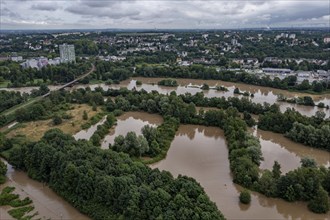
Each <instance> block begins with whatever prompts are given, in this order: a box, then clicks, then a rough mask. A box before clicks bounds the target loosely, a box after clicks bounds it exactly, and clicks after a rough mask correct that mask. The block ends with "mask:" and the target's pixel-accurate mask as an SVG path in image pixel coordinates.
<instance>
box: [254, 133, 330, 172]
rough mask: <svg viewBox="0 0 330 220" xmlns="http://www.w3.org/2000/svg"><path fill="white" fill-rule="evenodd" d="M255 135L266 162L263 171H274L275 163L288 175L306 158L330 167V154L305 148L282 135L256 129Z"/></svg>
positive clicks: (262, 167)
mask: <svg viewBox="0 0 330 220" xmlns="http://www.w3.org/2000/svg"><path fill="white" fill-rule="evenodd" d="M253 133H254V135H255V136H257V137H259V140H260V144H261V151H262V155H263V157H264V161H262V162H261V164H260V168H261V169H272V167H273V165H274V162H275V161H278V162H279V163H280V164H281V170H282V173H287V172H288V171H290V170H294V169H296V168H298V167H299V166H300V160H301V159H302V158H304V157H309V158H312V159H314V160H315V161H316V162H317V164H318V165H323V166H325V167H330V152H328V151H325V150H320V149H316V148H312V147H308V146H305V145H303V144H299V143H296V142H293V141H291V140H290V139H288V138H286V137H284V135H282V134H277V133H274V132H269V131H263V130H260V129H254V132H253Z"/></svg>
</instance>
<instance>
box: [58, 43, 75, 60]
mask: <svg viewBox="0 0 330 220" xmlns="http://www.w3.org/2000/svg"><path fill="white" fill-rule="evenodd" d="M59 48H60V57H61V62H62V63H68V62H76V55H75V51H74V45H70V44H62V45H60V47H59Z"/></svg>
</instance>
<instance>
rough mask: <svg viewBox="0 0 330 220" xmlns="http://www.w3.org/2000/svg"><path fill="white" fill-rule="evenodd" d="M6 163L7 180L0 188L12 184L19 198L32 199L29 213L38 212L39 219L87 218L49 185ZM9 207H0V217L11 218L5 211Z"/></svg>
mask: <svg viewBox="0 0 330 220" xmlns="http://www.w3.org/2000/svg"><path fill="white" fill-rule="evenodd" d="M6 164H7V169H8V171H7V174H6V176H7V182H6V183H5V184H3V185H0V190H2V189H3V188H4V187H6V186H14V187H15V188H16V189H15V191H14V193H15V194H19V196H20V199H24V198H25V197H30V199H31V200H32V201H33V204H32V205H33V206H34V207H35V209H34V210H33V211H32V212H31V213H29V214H33V213H35V212H38V215H37V216H36V217H35V219H37V218H41V219H67V220H73V219H77V220H87V219H90V218H89V217H88V216H86V215H83V214H82V213H80V212H79V211H78V210H76V209H75V208H74V207H73V206H71V205H70V204H69V203H68V202H66V201H65V200H64V199H63V198H61V197H60V196H58V195H57V194H56V193H55V192H53V191H52V190H51V189H50V188H49V187H47V186H44V185H43V184H42V183H40V182H38V181H35V180H32V179H31V178H29V177H28V176H27V174H26V173H24V172H22V171H18V170H15V169H14V168H13V167H12V166H11V165H10V164H8V163H7V162H6ZM9 209H10V208H9V207H8V206H6V207H0V219H6V220H7V219H13V218H12V217H11V216H10V215H9V214H8V213H7V211H8V210H9Z"/></svg>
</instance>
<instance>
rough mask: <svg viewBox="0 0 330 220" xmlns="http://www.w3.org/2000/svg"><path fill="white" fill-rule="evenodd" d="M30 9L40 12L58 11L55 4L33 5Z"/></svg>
mask: <svg viewBox="0 0 330 220" xmlns="http://www.w3.org/2000/svg"><path fill="white" fill-rule="evenodd" d="M31 9H33V10H40V11H56V10H57V9H58V6H57V4H55V3H40V4H33V5H32V6H31Z"/></svg>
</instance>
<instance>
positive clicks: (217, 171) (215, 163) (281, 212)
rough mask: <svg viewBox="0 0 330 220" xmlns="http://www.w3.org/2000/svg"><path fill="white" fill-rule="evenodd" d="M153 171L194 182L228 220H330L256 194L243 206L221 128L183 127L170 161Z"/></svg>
mask: <svg viewBox="0 0 330 220" xmlns="http://www.w3.org/2000/svg"><path fill="white" fill-rule="evenodd" d="M150 167H151V168H158V169H160V170H167V171H169V172H171V173H172V174H173V175H174V176H178V175H179V174H182V175H187V176H190V177H193V178H195V179H196V180H197V181H198V182H199V183H200V184H201V185H202V186H203V188H204V190H205V192H206V193H207V194H208V195H209V197H210V199H211V200H212V201H214V202H215V203H216V205H217V206H218V208H219V209H220V210H221V211H222V213H223V214H224V215H225V217H226V218H227V219H263V220H264V219H301V220H304V219H306V220H309V219H330V218H329V216H328V215H324V214H323V215H318V214H314V213H312V212H310V211H308V209H307V205H306V204H305V203H301V202H296V203H289V202H285V201H284V200H281V199H272V198H267V197H265V196H263V195H260V194H259V193H254V192H253V193H252V198H251V199H252V200H251V204H250V205H242V204H240V203H239V199H238V197H239V192H240V190H241V187H240V186H238V185H236V184H234V183H233V182H232V176H231V174H230V168H229V161H228V149H227V146H226V142H225V138H224V134H223V132H222V130H220V129H219V128H215V127H205V126H196V125H181V126H180V127H179V130H178V131H177V134H176V137H175V139H174V141H173V142H172V144H171V147H170V149H169V151H168V153H167V157H166V158H165V159H164V160H162V161H160V162H158V163H156V164H153V165H150Z"/></svg>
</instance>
